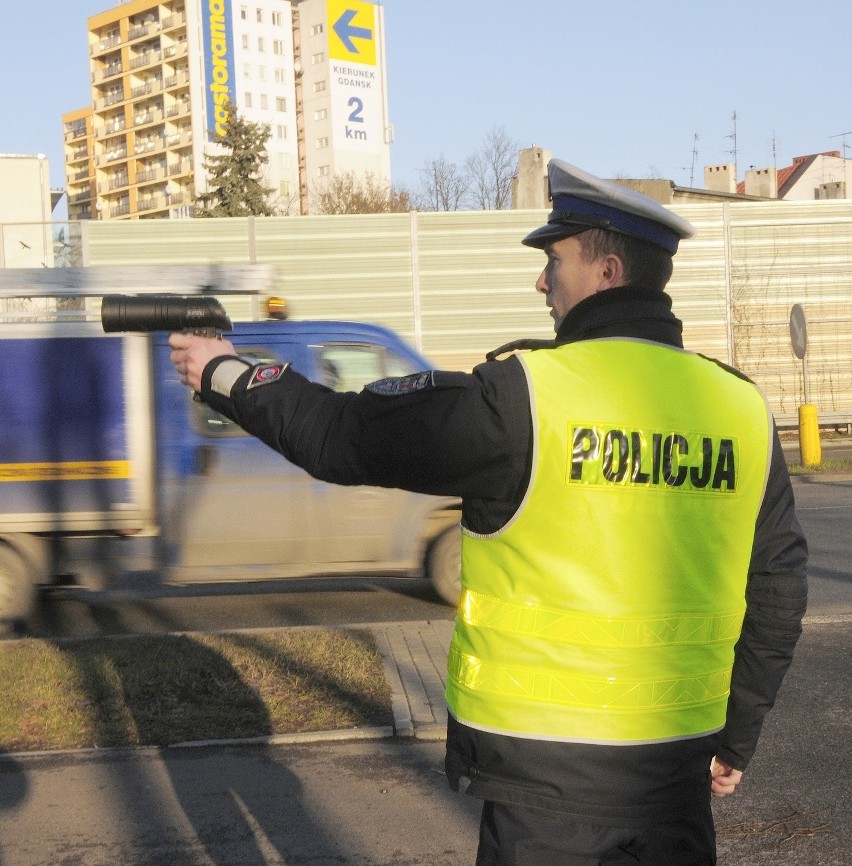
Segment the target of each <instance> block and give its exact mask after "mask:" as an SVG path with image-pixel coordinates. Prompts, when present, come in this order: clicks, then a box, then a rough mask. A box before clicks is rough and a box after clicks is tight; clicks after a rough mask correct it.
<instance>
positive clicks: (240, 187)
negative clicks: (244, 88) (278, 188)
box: [196, 104, 275, 217]
mask: <svg viewBox="0 0 852 866" xmlns="http://www.w3.org/2000/svg"><path fill="white" fill-rule="evenodd" d="M269 136H270V131H269V126H268V125H267V124H262V123H252V122H251V121H249V120H245V119H244V118H242V117H240V116H239V114H238V113H237V109H236V107H235V106H234V105H232V104H229V105H228V119H227V121H225V133H224V135H222V137H221V138H220V139H219V144H221V145H222V146H223V147H224V148H225V150H226V151H227V153H221V154H217V155H215V156H205V157H204V168H205V169H206V170H207V190H208V191H207V192H205V193H201V195H199V196H198V197H197V198H196V204H197V205H198V210H197V211H196V216H200V217H233V216H274V214H275V208H274V207H273V206H272V205H271V204H270V203H269V196H270V195H271V194H272V193H274V192H275V190H274V189H273V188H271V187H266V186H263V184H262V183H261V171H262V170H263V166H264V165H266V163H267V161H268V159H269V158H268V156H267V153H266V142H267V141H269Z"/></svg>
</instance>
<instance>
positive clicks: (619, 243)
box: [577, 229, 672, 292]
mask: <svg viewBox="0 0 852 866" xmlns="http://www.w3.org/2000/svg"><path fill="white" fill-rule="evenodd" d="M577 240H578V241H579V242H580V249H581V250H582V252H583V256H584V258H585V259H586V260H587V261H596V260H597V259H600V258H603V257H604V256H607V255H609V254H610V253H614V254H615V255H617V256H618V257H619V258H620V259H621V261H622V264H623V265H624V285H626V286H641V287H642V288H644V289H656V290H658V291H661V292H662V291H663V290H664V289H665V287H666V285H667V284H668V282H669V280H670V279H671V276H672V256H671V254H670V253H668V252H666V251H665V250H664V249H663V248H662V247H658V246H655V245H654V244H649V243H647V242H646V241H640V240H637V239H636V238H632V237H630V236H629V235H624V234H621V233H620V232H613V231H607V230H605V229H589V230H588V231H584V232H580V234H578V235H577Z"/></svg>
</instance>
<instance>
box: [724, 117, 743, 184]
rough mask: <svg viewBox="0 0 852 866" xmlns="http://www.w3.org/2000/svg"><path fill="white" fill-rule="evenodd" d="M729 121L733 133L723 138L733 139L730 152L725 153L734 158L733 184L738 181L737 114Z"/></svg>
mask: <svg viewBox="0 0 852 866" xmlns="http://www.w3.org/2000/svg"><path fill="white" fill-rule="evenodd" d="M731 120H733V122H734V131H733V132H732V133H731V134H730V135H726V136H725V138H730V139H733V147H732V148H731V150H729V151H727V153H731V154H733V156H734V183H736V182H737V181H738V180H739V176H740V175H739V171H738V170H737V113H736V111H735V112H734V113H733V114H732V115H731Z"/></svg>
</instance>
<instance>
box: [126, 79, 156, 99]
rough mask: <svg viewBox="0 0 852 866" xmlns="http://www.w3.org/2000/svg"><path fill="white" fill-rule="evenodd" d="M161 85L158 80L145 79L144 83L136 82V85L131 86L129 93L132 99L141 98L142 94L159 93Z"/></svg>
mask: <svg viewBox="0 0 852 866" xmlns="http://www.w3.org/2000/svg"><path fill="white" fill-rule="evenodd" d="M162 86H163V85H162V82H161V81H159V80H155V81H146V82H145V83H144V84H137V85H136V87H133V88H131V90H130V95H131V97H132V98H133V99H141V98H142V97H143V96H150V95H151V94H152V93H159V92H160V90H161V88H162Z"/></svg>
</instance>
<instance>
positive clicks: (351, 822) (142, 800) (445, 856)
mask: <svg viewBox="0 0 852 866" xmlns="http://www.w3.org/2000/svg"><path fill="white" fill-rule="evenodd" d="M840 618H841V619H842V621H840V622H819V623H810V624H808V625H807V626H806V628H805V633H804V636H803V638H802V641H801V645H800V649H799V653H798V657H797V659H796V662H795V663H794V665H793V668H792V669H791V671H790V673H789V675H788V677H787V680H786V682H785V684H784V687H783V689H782V692H781V695H780V698H779V701H778V704H777V706H776V708H775V710H774V712H773V713H772V714H771V715H770V716H769V718H768V720H767V723H766V726H765V729H764V734H763V738H762V740H761V743H760V746H759V749H758V752H757V755H756V756H755V758H754V760H753V761H752V764H751V766H750V768H749V770H748V771H747V773H746V776H745V779H744V781H743V783H742V784H741V785H740V788H739V789H738V791H737V793H736V794H735V795H734V796H733V797H729V798H727V799H725V800H717V801H715V802H714V810H715V814H716V821H717V828H718V847H719V854H720V858H719V863H720V866H770V864H771V866H778V864H784V866H828V864H832V866H841V864H848V863H849V851H850V850H852V822H850V820H849V816H850V814H852V791H851V790H850V787H849V783H848V780H849V778H850V774H852V758H850V750H849V741H850V734H852V719H850V713H849V696H850V694H852V664H850V662H852V657H850V656H852V646H851V645H850V640H849V638H850V633H852V623H850V619H849V618H848V617H846V618H842V617H840ZM442 754H443V746H442V744H441V743H440V742H424V741H416V740H401V739H396V740H393V739H383V740H369V741H358V742H339V743H313V744H309V745H278V746H268V745H258V744H255V745H243V746H218V747H194V748H172V749H165V750H155V749H136V750H133V749H130V750H124V751H109V750H108V751H105V752H102V753H99V752H97V751H94V752H88V753H82V754H81V753H77V754H66V755H53V756H49V755H29V756H25V755H16V756H6V757H5V758H4V759H3V760H0V863H1V864H3V866H57V864H69V866H70V864H75V866H115V864H125V863H127V864H131V863H132V864H135V866H138V864H147V866H183V864H186V866H196V864H213V866H232V864H233V866H260V864H269V866H284V864H286V866H296V864H311V866H340V864H351V866H426V864H430V866H444V864H446V866H450V864H452V866H462V864H473V862H474V852H475V849H476V840H477V825H478V811H479V806H478V804H477V803H476V802H475V801H473V800H472V799H470V798H467V797H464V796H463V795H457V794H454V793H452V792H451V791H450V790H449V788H448V787H447V785H446V780H445V779H444V776H443V770H442Z"/></svg>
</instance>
